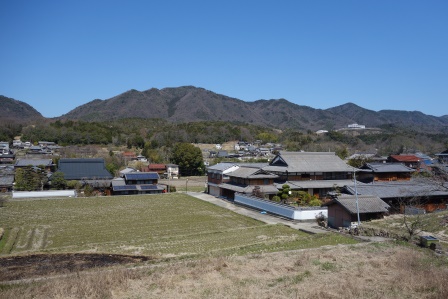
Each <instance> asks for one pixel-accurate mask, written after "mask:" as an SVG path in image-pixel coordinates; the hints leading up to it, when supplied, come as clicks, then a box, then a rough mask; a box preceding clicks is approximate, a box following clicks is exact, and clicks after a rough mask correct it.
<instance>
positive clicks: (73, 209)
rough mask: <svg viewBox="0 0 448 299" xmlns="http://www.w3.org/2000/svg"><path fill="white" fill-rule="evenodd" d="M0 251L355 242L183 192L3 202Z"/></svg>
mask: <svg viewBox="0 0 448 299" xmlns="http://www.w3.org/2000/svg"><path fill="white" fill-rule="evenodd" d="M0 227H2V228H4V229H5V234H4V237H3V239H2V240H1V242H0V253H1V254H2V255H5V254H6V255H7V254H19V253H27V252H28V253H29V252H41V253H60V252H98V253H119V254H139V255H141V254H143V255H151V256H153V257H155V258H170V257H181V256H195V255H202V254H212V255H213V254H217V255H222V254H245V253H252V252H268V251H279V250H290V249H300V248H310V247H318V246H322V245H331V244H336V243H355V241H353V240H352V239H350V238H345V237H343V236H339V235H333V234H322V235H319V236H313V235H308V234H305V233H303V232H299V231H297V230H293V229H291V228H289V227H286V226H282V225H266V224H264V223H262V222H259V221H257V220H254V219H251V218H247V217H244V216H241V215H239V214H236V213H233V212H231V211H228V210H226V209H223V208H220V207H217V206H214V205H212V204H210V203H207V202H203V201H201V200H199V199H196V198H193V197H190V196H187V195H185V194H163V195H142V196H123V197H118V196H117V197H97V198H71V199H52V200H32V201H13V202H8V203H7V204H6V205H5V207H3V208H0Z"/></svg>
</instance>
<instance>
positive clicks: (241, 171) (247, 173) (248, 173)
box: [227, 166, 278, 179]
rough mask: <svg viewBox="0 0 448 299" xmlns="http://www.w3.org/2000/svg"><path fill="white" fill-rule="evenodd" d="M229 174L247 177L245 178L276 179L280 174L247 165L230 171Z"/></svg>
mask: <svg viewBox="0 0 448 299" xmlns="http://www.w3.org/2000/svg"><path fill="white" fill-rule="evenodd" d="M227 175H228V176H230V177H237V178H245V179H276V178H278V175H275V174H272V173H269V172H267V171H265V170H263V169H260V168H254V167H247V166H243V167H240V168H238V169H236V170H234V171H232V172H229V173H228V174H227Z"/></svg>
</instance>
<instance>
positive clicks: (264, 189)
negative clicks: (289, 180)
mask: <svg viewBox="0 0 448 299" xmlns="http://www.w3.org/2000/svg"><path fill="white" fill-rule="evenodd" d="M226 176H228V180H227V182H223V183H221V184H219V186H218V187H219V189H220V191H219V192H220V196H223V197H226V198H228V199H230V200H233V199H234V198H235V193H236V192H238V193H245V194H254V190H257V192H260V194H263V195H264V196H266V197H269V198H272V197H273V196H274V195H276V194H277V192H278V189H277V187H276V186H275V185H274V180H275V179H277V178H278V176H277V175H275V174H272V173H270V172H268V171H266V170H263V169H261V168H259V167H256V166H240V167H238V169H236V170H234V171H232V172H228V173H226Z"/></svg>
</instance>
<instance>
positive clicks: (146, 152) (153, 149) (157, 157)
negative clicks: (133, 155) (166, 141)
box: [142, 140, 166, 163]
mask: <svg viewBox="0 0 448 299" xmlns="http://www.w3.org/2000/svg"><path fill="white" fill-rule="evenodd" d="M158 145H159V143H158V142H157V141H156V140H152V141H148V142H146V143H145V146H144V147H143V150H142V155H143V156H145V157H146V158H147V159H148V161H149V162H150V163H162V162H166V161H164V159H163V156H162V154H161V152H163V150H164V147H158Z"/></svg>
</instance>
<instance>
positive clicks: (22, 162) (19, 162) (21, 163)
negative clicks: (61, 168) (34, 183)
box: [14, 159, 53, 167]
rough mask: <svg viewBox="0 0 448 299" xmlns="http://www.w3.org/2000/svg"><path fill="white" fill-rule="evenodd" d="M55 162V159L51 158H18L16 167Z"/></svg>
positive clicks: (49, 164) (48, 164)
mask: <svg viewBox="0 0 448 299" xmlns="http://www.w3.org/2000/svg"><path fill="white" fill-rule="evenodd" d="M52 164H53V160H51V159H17V161H16V164H14V166H16V167H26V166H29V165H31V166H40V165H44V166H51V165H52Z"/></svg>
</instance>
